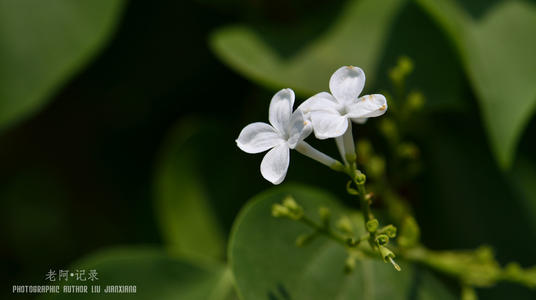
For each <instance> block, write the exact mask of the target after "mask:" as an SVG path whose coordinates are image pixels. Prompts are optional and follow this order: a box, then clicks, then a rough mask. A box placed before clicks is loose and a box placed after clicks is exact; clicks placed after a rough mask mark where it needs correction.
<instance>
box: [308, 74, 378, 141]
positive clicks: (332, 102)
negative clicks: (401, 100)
mask: <svg viewBox="0 0 536 300" xmlns="http://www.w3.org/2000/svg"><path fill="white" fill-rule="evenodd" d="M364 86H365V73H364V72H363V70H361V69H360V68H357V67H352V66H348V67H346V66H345V67H341V68H339V69H338V70H337V71H335V73H333V75H332V76H331V78H330V80H329V89H330V90H331V94H329V93H326V92H322V93H318V94H316V95H314V96H312V97H311V98H309V99H308V100H306V101H305V102H304V103H302V104H301V105H300V107H299V109H300V110H302V111H303V112H304V113H305V114H306V115H307V116H309V117H310V118H311V122H312V123H313V128H314V132H315V136H316V137H317V138H318V139H327V138H334V137H339V136H342V135H343V134H344V133H345V132H346V131H347V130H348V128H349V126H350V130H351V121H354V122H357V123H364V122H365V121H366V120H367V118H370V117H377V116H381V115H383V114H384V113H385V111H386V110H387V101H386V100H385V97H384V96H383V95H381V94H374V95H366V96H362V97H360V98H358V97H359V94H361V92H362V91H363V87H364Z"/></svg>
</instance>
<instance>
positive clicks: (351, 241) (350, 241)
mask: <svg viewBox="0 0 536 300" xmlns="http://www.w3.org/2000/svg"><path fill="white" fill-rule="evenodd" d="M346 245H348V247H351V248H354V247H357V245H359V241H358V240H356V239H354V238H347V239H346Z"/></svg>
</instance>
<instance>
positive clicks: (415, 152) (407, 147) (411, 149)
mask: <svg viewBox="0 0 536 300" xmlns="http://www.w3.org/2000/svg"><path fill="white" fill-rule="evenodd" d="M396 152H397V154H398V156H400V157H402V158H407V159H417V158H419V156H420V150H419V148H418V147H417V146H416V145H415V144H413V143H402V144H400V145H399V146H398V147H397V149H396Z"/></svg>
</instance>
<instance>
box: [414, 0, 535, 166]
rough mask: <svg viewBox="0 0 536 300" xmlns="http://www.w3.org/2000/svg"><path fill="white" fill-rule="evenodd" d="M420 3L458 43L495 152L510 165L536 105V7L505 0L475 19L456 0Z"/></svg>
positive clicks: (499, 158)
mask: <svg viewBox="0 0 536 300" xmlns="http://www.w3.org/2000/svg"><path fill="white" fill-rule="evenodd" d="M418 2H419V3H420V4H421V5H422V6H423V7H424V8H425V9H426V10H427V11H428V12H429V13H430V14H431V15H432V16H433V17H434V18H435V19H436V20H437V21H438V22H439V24H441V26H442V27H443V28H444V30H445V31H446V32H447V33H448V35H449V36H450V38H451V39H452V41H453V42H454V44H455V45H456V48H457V49H458V51H459V53H460V56H461V58H462V60H463V63H464V65H465V68H466V71H467V73H468V75H469V78H470V79H471V82H472V85H473V88H474V90H475V92H476V94H477V95H478V98H479V100H480V106H481V110H482V115H483V118H484V123H485V125H486V128H487V132H488V136H489V139H490V142H491V145H492V149H493V151H494V154H495V157H496V159H497V161H498V163H499V165H500V166H501V167H503V168H508V167H510V165H511V163H512V161H513V157H514V155H515V149H516V147H517V144H518V142H519V139H520V136H521V133H522V131H523V129H524V128H525V126H526V124H527V123H528V120H529V119H530V117H531V116H532V114H533V113H534V109H535V108H536V85H535V84H534V83H535V82H536V59H534V53H536V39H535V38H534V32H536V7H535V6H534V5H533V4H530V3H526V2H521V1H505V2H503V3H501V4H500V5H496V6H495V7H493V8H492V9H491V11H489V12H488V13H487V15H485V16H483V17H482V18H481V19H479V20H474V19H472V18H471V17H470V16H469V15H468V14H467V13H466V12H465V11H464V10H463V9H462V8H461V7H459V6H458V5H457V4H456V3H455V2H454V1H452V0H440V1H436V0H419V1H418ZM447 84H448V83H447Z"/></svg>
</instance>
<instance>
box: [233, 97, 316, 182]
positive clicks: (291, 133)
mask: <svg viewBox="0 0 536 300" xmlns="http://www.w3.org/2000/svg"><path fill="white" fill-rule="evenodd" d="M293 106H294V92H293V91H292V90H291V89H283V90H280V91H279V92H277V93H276V94H275V95H274V97H273V98H272V101H271V102H270V109H269V114H268V120H269V121H270V124H271V125H270V124H266V123H262V122H256V123H252V124H249V125H247V126H246V127H244V129H242V131H241V132H240V135H239V136H238V139H237V140H236V144H237V145H238V147H239V148H240V149H242V150H243V151H244V152H247V153H260V152H264V151H266V150H268V149H271V150H270V151H268V153H266V155H265V156H264V158H263V160H262V162H261V174H262V176H263V177H264V178H265V179H266V180H268V181H270V182H271V183H273V184H279V183H281V182H282V181H283V179H285V176H286V174H287V169H288V165H289V161H290V149H294V148H296V147H297V145H298V144H301V143H305V142H303V139H305V138H306V137H307V136H309V135H310V134H311V132H312V126H311V124H310V123H309V122H308V121H307V120H306V119H305V117H304V115H303V113H302V111H300V110H296V111H295V112H294V113H293V112H292V107H293ZM299 148H300V149H302V148H308V147H307V146H305V145H300V147H299Z"/></svg>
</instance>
